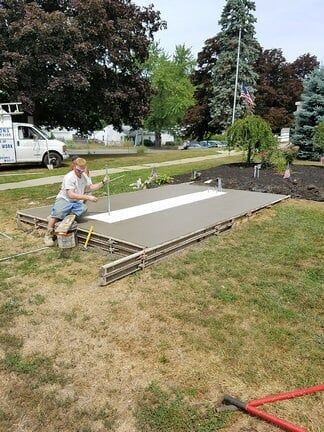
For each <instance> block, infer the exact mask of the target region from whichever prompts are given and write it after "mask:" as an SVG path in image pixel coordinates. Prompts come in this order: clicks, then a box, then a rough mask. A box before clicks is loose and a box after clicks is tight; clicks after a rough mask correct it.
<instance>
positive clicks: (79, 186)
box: [56, 171, 92, 202]
mask: <svg viewBox="0 0 324 432" xmlns="http://www.w3.org/2000/svg"><path fill="white" fill-rule="evenodd" d="M91 183H92V182H91V179H90V177H88V176H87V175H85V174H81V177H80V178H79V177H78V176H77V175H76V174H75V172H74V171H70V172H69V173H68V174H66V175H65V176H64V178H63V182H62V186H61V190H60V192H59V193H58V195H57V197H56V198H63V199H65V200H66V201H79V202H83V201H82V200H72V199H71V198H70V197H69V195H68V191H69V190H73V192H75V193H77V194H80V195H83V194H84V193H85V192H86V191H87V190H88V189H89V186H90V185H91Z"/></svg>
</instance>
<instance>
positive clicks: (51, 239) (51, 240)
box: [44, 229, 55, 247]
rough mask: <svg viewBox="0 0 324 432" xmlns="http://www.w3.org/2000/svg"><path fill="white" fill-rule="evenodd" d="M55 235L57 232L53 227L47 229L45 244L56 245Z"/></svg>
mask: <svg viewBox="0 0 324 432" xmlns="http://www.w3.org/2000/svg"><path fill="white" fill-rule="evenodd" d="M54 235H55V233H54V230H53V229H51V230H47V231H46V234H45V237H44V244H45V246H50V247H52V246H54V245H55V241H54Z"/></svg>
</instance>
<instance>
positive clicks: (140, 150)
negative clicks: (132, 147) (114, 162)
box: [136, 146, 146, 155]
mask: <svg viewBox="0 0 324 432" xmlns="http://www.w3.org/2000/svg"><path fill="white" fill-rule="evenodd" d="M136 153H137V154H138V155H142V154H144V153H146V148H145V147H144V146H136Z"/></svg>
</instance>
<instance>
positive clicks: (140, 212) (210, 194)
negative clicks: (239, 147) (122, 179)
mask: <svg viewBox="0 0 324 432" xmlns="http://www.w3.org/2000/svg"><path fill="white" fill-rule="evenodd" d="M224 194H225V192H218V191H217V190H214V189H208V190H205V191H200V192H195V193H191V194H186V195H180V196H177V197H173V198H166V199H162V200H159V201H152V202H150V203H147V204H140V205H137V206H133V207H127V208H124V209H121V210H113V211H109V212H107V213H97V214H94V215H92V216H88V218H87V219H95V220H98V221H102V222H107V223H115V222H121V221H124V220H127V219H133V218H136V217H140V216H145V215H148V214H152V213H156V212H161V211H162V210H168V209H171V208H174V207H180V206H183V205H185V204H191V203H194V202H198V201H202V200H205V199H210V198H215V197H217V196H221V195H224Z"/></svg>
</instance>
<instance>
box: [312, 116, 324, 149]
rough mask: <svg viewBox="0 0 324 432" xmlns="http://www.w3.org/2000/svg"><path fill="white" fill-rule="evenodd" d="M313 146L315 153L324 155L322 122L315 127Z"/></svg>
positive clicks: (323, 128) (323, 123)
mask: <svg viewBox="0 0 324 432" xmlns="http://www.w3.org/2000/svg"><path fill="white" fill-rule="evenodd" d="M313 145H314V150H315V151H319V152H320V153H321V154H322V153H324V122H321V123H319V124H318V125H317V126H316V127H315V132H314V140H313Z"/></svg>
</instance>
